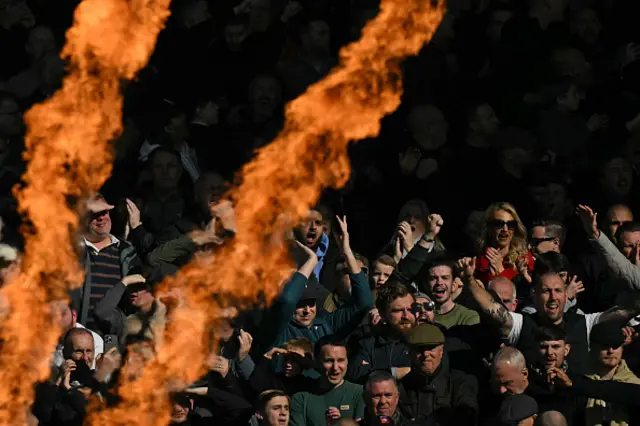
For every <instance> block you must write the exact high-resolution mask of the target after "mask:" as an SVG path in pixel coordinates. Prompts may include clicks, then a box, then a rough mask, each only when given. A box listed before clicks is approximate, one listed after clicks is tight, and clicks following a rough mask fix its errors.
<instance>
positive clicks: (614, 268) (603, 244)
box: [590, 232, 640, 290]
mask: <svg viewBox="0 0 640 426" xmlns="http://www.w3.org/2000/svg"><path fill="white" fill-rule="evenodd" d="M590 241H592V242H593V243H594V246H595V247H596V249H597V250H598V252H599V253H600V254H601V255H602V256H604V258H605V260H606V262H607V266H608V267H609V270H611V272H613V274H614V275H615V276H616V277H619V278H621V279H623V280H624V281H625V282H626V283H627V284H628V285H629V286H630V287H631V289H633V290H640V266H637V265H634V264H632V263H631V262H630V261H629V259H627V258H626V257H624V255H623V254H622V253H620V250H618V248H617V247H616V246H615V245H613V243H612V242H611V241H610V240H609V238H607V236H606V235H604V232H600V236H599V237H598V238H597V239H595V240H590Z"/></svg>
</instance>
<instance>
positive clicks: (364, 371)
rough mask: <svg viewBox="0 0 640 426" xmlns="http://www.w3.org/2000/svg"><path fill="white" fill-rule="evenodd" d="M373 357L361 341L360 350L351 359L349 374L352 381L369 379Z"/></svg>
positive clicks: (359, 382) (360, 382)
mask: <svg viewBox="0 0 640 426" xmlns="http://www.w3.org/2000/svg"><path fill="white" fill-rule="evenodd" d="M372 358H373V357H372V356H371V353H370V351H369V350H368V348H367V347H366V346H365V345H364V344H363V342H362V341H361V342H360V344H359V345H358V352H357V353H356V355H355V356H354V357H353V359H351V360H349V371H348V373H347V376H348V379H349V381H350V382H353V383H358V384H362V383H363V382H364V381H365V380H366V379H367V377H368V376H369V374H371V372H372V371H373V359H372ZM389 367H391V366H389Z"/></svg>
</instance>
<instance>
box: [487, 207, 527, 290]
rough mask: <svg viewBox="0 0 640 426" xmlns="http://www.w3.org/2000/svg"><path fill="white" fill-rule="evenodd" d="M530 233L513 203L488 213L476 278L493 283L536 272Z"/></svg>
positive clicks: (490, 209)
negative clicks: (495, 280) (494, 279)
mask: <svg viewBox="0 0 640 426" xmlns="http://www.w3.org/2000/svg"><path fill="white" fill-rule="evenodd" d="M526 238H527V232H526V229H525V227H524V225H523V224H522V222H521V221H520V217H519V216H518V213H517V212H516V210H515V208H514V207H513V206H512V205H511V204H509V203H496V204H492V205H491V206H489V208H488V209H487V210H486V212H485V219H484V227H483V231H482V236H481V239H480V242H479V244H480V248H481V250H482V252H481V253H482V256H481V257H480V259H479V264H478V267H477V268H476V278H477V279H479V280H480V281H482V282H489V280H491V279H492V278H494V277H496V276H498V275H500V276H503V277H505V278H508V279H510V280H512V279H513V278H515V276H516V275H518V274H520V273H522V272H525V271H526V272H527V273H528V272H529V271H530V270H532V269H533V257H532V256H531V253H529V251H528V250H527V244H526Z"/></svg>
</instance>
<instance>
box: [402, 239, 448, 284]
mask: <svg viewBox="0 0 640 426" xmlns="http://www.w3.org/2000/svg"><path fill="white" fill-rule="evenodd" d="M434 245H435V244H432V245H431V248H429V249H426V248H424V247H422V246H420V244H416V245H415V246H414V247H413V249H412V250H411V251H410V252H409V253H407V255H406V256H405V257H404V258H402V259H401V260H400V262H398V266H397V267H396V269H395V270H394V271H393V275H394V276H395V277H396V278H398V279H399V280H400V281H401V282H402V283H404V284H405V285H409V284H411V282H412V281H413V280H414V278H415V277H416V276H417V275H418V273H419V272H420V270H421V269H422V267H423V266H424V265H425V263H427V261H428V260H429V259H430V258H432V257H433V256H432V254H431V253H433V252H434V250H433V247H434ZM435 253H437V252H435Z"/></svg>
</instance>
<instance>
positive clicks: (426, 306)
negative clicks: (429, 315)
mask: <svg viewBox="0 0 640 426" xmlns="http://www.w3.org/2000/svg"><path fill="white" fill-rule="evenodd" d="M411 308H412V309H413V312H415V313H420V312H431V311H433V310H434V308H435V303H433V302H424V303H417V302H416V303H414V304H413V305H411Z"/></svg>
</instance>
